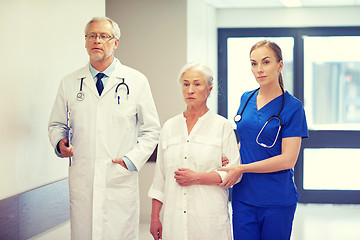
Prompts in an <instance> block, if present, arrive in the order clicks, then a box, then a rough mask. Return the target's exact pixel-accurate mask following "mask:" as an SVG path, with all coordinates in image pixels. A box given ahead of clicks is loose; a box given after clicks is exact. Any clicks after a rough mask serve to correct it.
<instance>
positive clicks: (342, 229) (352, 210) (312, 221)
mask: <svg viewBox="0 0 360 240" xmlns="http://www.w3.org/2000/svg"><path fill="white" fill-rule="evenodd" d="M69 239H70V228H69V222H65V223H64V224H62V225H60V226H58V227H56V228H53V229H51V230H50V231H48V232H45V233H42V234H40V235H38V236H35V237H33V238H31V240H69ZM343 239H344V240H359V239H360V205H319V204H299V205H298V209H297V211H296V214H295V220H294V228H293V234H292V238H291V240H343ZM140 240H152V237H151V235H150V233H149V223H148V222H142V223H141V224H140Z"/></svg>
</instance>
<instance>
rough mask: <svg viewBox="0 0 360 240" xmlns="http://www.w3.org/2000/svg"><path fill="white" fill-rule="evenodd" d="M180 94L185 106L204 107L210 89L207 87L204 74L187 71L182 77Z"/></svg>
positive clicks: (191, 70) (192, 70)
mask: <svg viewBox="0 0 360 240" xmlns="http://www.w3.org/2000/svg"><path fill="white" fill-rule="evenodd" d="M181 79H182V81H181V82H182V92H183V96H184V100H185V103H186V105H187V106H191V107H200V106H206V101H207V97H208V95H209V94H210V92H211V90H212V87H209V85H208V83H207V81H206V79H205V76H204V74H202V73H201V72H199V71H197V70H194V69H189V70H187V71H186V72H185V73H184V74H183V75H182V78H181Z"/></svg>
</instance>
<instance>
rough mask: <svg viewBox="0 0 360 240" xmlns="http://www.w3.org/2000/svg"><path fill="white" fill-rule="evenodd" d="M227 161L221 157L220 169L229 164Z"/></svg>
mask: <svg viewBox="0 0 360 240" xmlns="http://www.w3.org/2000/svg"><path fill="white" fill-rule="evenodd" d="M229 162H230V161H229V159H227V157H222V158H221V166H222V167H226V166H227V165H228V164H229Z"/></svg>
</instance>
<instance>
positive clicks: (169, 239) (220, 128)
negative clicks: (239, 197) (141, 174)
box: [148, 111, 240, 240]
mask: <svg viewBox="0 0 360 240" xmlns="http://www.w3.org/2000/svg"><path fill="white" fill-rule="evenodd" d="M222 156H226V157H227V158H228V159H229V161H230V163H229V165H228V166H231V165H236V164H239V163H240V155H239V150H238V147H237V143H236V137H235V133H234V130H233V129H232V125H231V123H230V122H229V121H228V120H227V119H225V118H223V117H221V116H219V115H217V114H214V113H212V112H211V111H208V112H207V113H206V114H204V115H203V116H202V117H200V118H199V119H198V121H197V123H196V124H195V126H194V127H193V129H192V130H191V133H190V135H188V131H187V126H186V119H185V118H184V116H183V114H180V115H178V116H176V117H173V118H171V119H169V120H168V121H167V122H166V123H165V124H164V126H163V129H162V131H161V135H160V143H159V146H158V155H157V160H156V169H155V175H154V180H153V183H152V185H151V187H150V190H149V194H148V195H149V197H150V198H155V199H157V200H159V201H161V202H162V203H163V206H162V212H161V222H162V226H163V238H162V239H163V240H199V239H204V240H211V239H214V240H227V239H232V233H231V224H230V218H229V212H228V189H225V188H222V187H219V186H207V185H192V186H186V187H181V186H180V185H179V184H178V183H176V181H175V179H174V172H175V171H176V170H177V169H179V168H189V169H191V170H193V171H195V172H212V171H214V170H216V169H218V168H221V165H222V161H221V158H222ZM218 173H219V174H220V176H221V178H222V179H223V178H224V177H225V176H226V172H221V171H219V172H218Z"/></svg>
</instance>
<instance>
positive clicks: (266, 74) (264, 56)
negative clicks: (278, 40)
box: [250, 46, 283, 85]
mask: <svg viewBox="0 0 360 240" xmlns="http://www.w3.org/2000/svg"><path fill="white" fill-rule="evenodd" d="M250 61H251V71H252V73H253V74H254V77H255V79H256V81H257V82H258V83H259V84H260V85H264V84H275V83H276V84H278V78H279V74H280V72H281V70H282V68H283V62H282V61H279V62H278V61H277V58H276V55H275V52H274V51H273V50H272V49H271V48H269V47H267V46H262V47H259V48H256V49H254V50H253V51H252V52H251V54H250Z"/></svg>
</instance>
